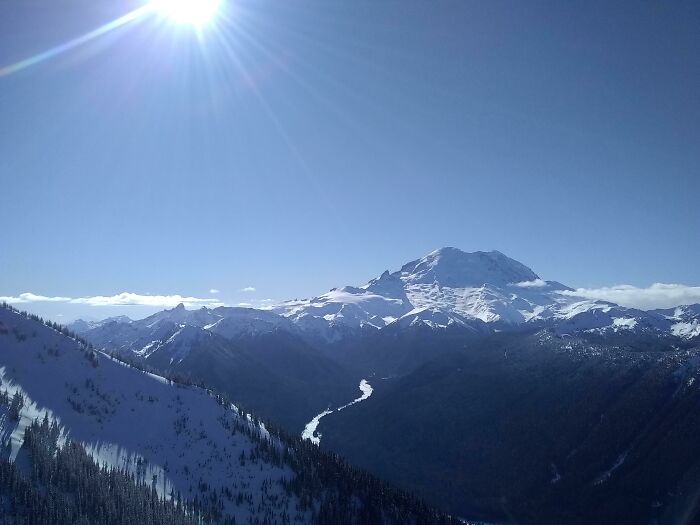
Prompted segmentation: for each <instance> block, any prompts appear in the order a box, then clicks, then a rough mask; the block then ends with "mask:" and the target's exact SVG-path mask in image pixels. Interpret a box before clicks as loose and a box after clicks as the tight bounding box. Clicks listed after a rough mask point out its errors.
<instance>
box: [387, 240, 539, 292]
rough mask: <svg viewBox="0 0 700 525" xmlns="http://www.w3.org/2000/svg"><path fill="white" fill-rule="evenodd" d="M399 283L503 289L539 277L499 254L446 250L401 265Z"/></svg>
mask: <svg viewBox="0 0 700 525" xmlns="http://www.w3.org/2000/svg"><path fill="white" fill-rule="evenodd" d="M400 279H401V280H402V281H403V282H404V283H406V284H432V283H435V284H437V285H438V286H447V287H450V288H477V287H480V286H483V285H484V284H493V285H497V286H503V285H506V284H509V283H518V282H527V281H535V280H537V279H539V276H538V275H537V274H536V273H535V272H533V271H532V270H531V269H530V268H528V267H527V266H525V265H524V264H521V263H519V262H518V261H516V260H514V259H511V258H510V257H507V256H506V255H504V254H502V253H501V252H499V251H490V252H464V251H462V250H459V249H458V248H451V247H446V248H440V249H439V250H435V251H433V252H431V253H429V254H428V255H426V256H425V257H423V258H421V259H418V260H416V261H412V262H410V263H408V264H405V265H404V266H403V267H402V268H401V270H400Z"/></svg>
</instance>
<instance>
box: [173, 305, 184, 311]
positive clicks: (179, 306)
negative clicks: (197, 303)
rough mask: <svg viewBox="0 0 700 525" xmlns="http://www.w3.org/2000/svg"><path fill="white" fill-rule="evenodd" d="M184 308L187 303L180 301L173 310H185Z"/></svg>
mask: <svg viewBox="0 0 700 525" xmlns="http://www.w3.org/2000/svg"><path fill="white" fill-rule="evenodd" d="M184 309H185V305H184V304H183V303H180V304H178V305H177V306H176V307H175V308H173V310H184Z"/></svg>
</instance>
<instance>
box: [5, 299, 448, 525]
mask: <svg viewBox="0 0 700 525" xmlns="http://www.w3.org/2000/svg"><path fill="white" fill-rule="evenodd" d="M0 389H1V390H2V394H3V395H2V396H0V412H2V416H3V417H0V435H2V440H3V447H2V450H3V451H4V452H5V454H6V457H5V458H3V461H4V462H5V463H3V467H2V470H1V471H2V472H3V473H7V472H12V474H13V476H14V478H13V479H15V480H16V483H19V482H22V483H27V482H31V483H34V482H37V481H36V480H37V479H38V478H37V477H36V476H37V474H36V472H37V471H36V470H34V471H33V472H35V474H32V469H31V468H29V465H32V464H33V465H34V466H35V467H36V468H39V467H40V466H41V465H46V464H47V463H46V461H48V459H46V458H45V459H44V460H43V461H44V463H41V464H39V463H37V461H39V459H40V458H37V457H35V455H32V454H29V453H28V451H29V450H33V451H34V452H35V453H36V452H37V451H38V450H39V451H40V450H41V448H37V447H36V446H35V445H36V444H35V443H33V442H28V441H26V439H27V437H28V436H32V435H34V436H41V435H42V434H41V433H40V432H39V428H38V427H36V426H33V425H34V423H35V422H40V421H42V419H46V420H47V421H48V420H51V421H55V422H56V423H57V427H56V428H57V433H56V434H55V439H54V445H53V446H56V445H58V446H59V447H60V446H63V447H67V446H69V445H68V442H69V441H70V443H72V444H75V445H77V446H79V447H81V448H82V449H84V451H85V452H87V454H88V455H89V456H90V457H92V458H93V460H94V461H95V462H96V463H94V464H93V465H92V466H91V467H90V466H89V465H88V467H89V468H91V469H92V472H93V476H97V475H98V474H97V471H98V470H99V468H100V467H101V466H103V465H107V466H110V467H111V468H114V469H117V470H118V471H120V472H123V473H125V474H129V476H131V477H132V479H133V480H134V481H138V482H139V483H141V484H150V486H151V487H152V489H153V491H154V493H157V494H158V496H159V498H161V499H167V500H169V501H172V502H173V503H174V502H175V499H177V501H178V502H179V501H180V500H181V499H182V500H183V501H184V502H190V503H192V504H194V505H195V506H194V507H193V508H196V509H197V511H198V512H201V513H202V516H203V518H204V521H207V522H208V521H209V520H210V519H214V520H215V521H216V522H222V521H223V520H232V519H235V522H236V523H273V522H276V523H340V522H342V523H358V524H359V523H380V522H381V523H397V524H398V523H410V522H413V523H450V522H451V520H450V519H449V518H448V517H447V516H445V515H442V514H440V513H439V512H435V511H433V510H431V509H429V508H428V507H426V506H424V505H422V504H421V503H420V502H419V501H417V500H416V499H414V498H412V497H411V496H409V495H407V494H405V493H401V492H397V491H395V490H394V489H392V488H390V487H388V486H386V485H385V484H383V483H381V482H380V481H378V480H376V479H375V478H372V477H371V476H368V475H367V474H365V473H363V472H361V471H358V470H356V469H351V468H349V467H347V465H345V464H344V463H343V462H341V461H339V460H338V459H337V458H336V457H335V456H331V455H328V454H324V453H322V452H321V451H319V450H318V449H317V448H316V447H315V446H313V445H310V444H308V443H305V442H302V441H301V440H299V439H298V438H296V439H295V438H289V437H287V436H286V435H285V434H284V433H280V432H279V431H277V430H275V429H274V428H272V427H270V426H269V425H268V426H266V425H264V424H262V423H261V422H260V421H259V420H258V419H257V418H256V417H254V416H252V415H250V414H247V413H245V412H243V411H241V410H240V409H239V408H237V407H236V406H234V405H231V404H230V403H229V402H228V401H226V400H225V399H224V398H223V397H221V396H219V395H214V394H213V393H211V392H209V391H207V390H204V389H201V388H198V387H194V386H188V385H186V384H183V383H174V382H172V381H171V380H169V379H166V378H164V377H161V376H158V375H154V374H152V373H147V372H143V371H141V370H138V369H135V368H132V367H130V366H128V365H126V364H124V363H123V362H120V361H117V360H115V359H113V358H110V357H109V356H107V355H106V354H103V353H101V352H98V351H95V350H94V349H93V348H92V347H91V346H90V345H89V344H87V343H85V342H84V341H83V340H81V339H79V338H78V337H77V336H75V335H74V334H72V333H71V332H68V331H67V330H66V329H63V328H61V327H59V326H58V325H46V324H43V323H42V322H41V321H40V320H39V319H38V318H36V317H34V316H29V315H24V314H21V313H19V312H17V311H14V310H11V309H9V308H0ZM10 400H12V401H10ZM30 427H31V429H32V431H31V432H28V431H27V429H28V428H30ZM52 428H53V427H52ZM46 429H47V430H46V432H44V434H43V435H44V436H45V437H43V438H41V439H47V438H48V437H49V436H50V434H51V433H52V432H53V431H49V430H48V429H49V426H48V423H47V424H46ZM70 446H73V445H70ZM48 450H52V449H48ZM53 453H54V454H55V449H53ZM74 456H75V455H74ZM7 461H9V462H10V464H13V465H16V467H13V468H14V470H8V469H9V467H8V463H6V462H7ZM81 463H82V464H83V467H82V468H88V467H85V466H84V465H85V464H86V460H85V459H83V460H81ZM88 463H89V462H88ZM71 465H72V464H67V465H64V467H63V470H61V472H60V473H59V474H60V476H62V478H61V479H69V478H70V476H80V475H82V473H81V472H78V471H73V470H72V469H74V468H77V465H74V464H73V466H71ZM104 476H105V477H106V476H107V473H106V471H104ZM43 479H45V480H46V478H43ZM124 479H126V478H122V480H121V481H120V483H124ZM126 480H127V481H128V479H126ZM4 481H5V478H3V483H0V491H2V490H13V487H14V486H15V485H16V483H15V485H12V486H8V485H6V484H4ZM55 481H56V479H55V478H54V480H53V481H51V482H52V483H55ZM37 483H38V482H37ZM66 487H68V488H69V487H70V485H66ZM95 487H96V485H94V484H93V485H91V490H93V495H94V496H98V495H99V494H95V492H94V491H95V490H102V491H106V490H107V485H106V484H105V485H104V486H103V487H102V489H99V488H98V489H96V488H95ZM30 488H31V490H36V492H35V496H36V497H41V490H42V487H41V486H37V485H33V486H31V487H30V486H28V487H27V490H30ZM103 496H104V494H103ZM23 497H24V495H23ZM52 497H53V496H52ZM0 498H2V501H3V513H4V514H5V513H10V512H21V511H22V509H21V508H18V507H17V506H16V505H17V504H18V503H19V502H18V501H15V502H14V503H13V499H12V498H11V497H10V499H9V500H8V499H6V498H5V497H3V496H2V493H1V492H0ZM79 498H83V499H84V498H85V493H82V494H80V495H79ZM178 505H179V503H178ZM35 510H36V511H38V510H39V509H35ZM145 518H146V516H144V519H145ZM149 522H150V521H149ZM227 522H231V521H227Z"/></svg>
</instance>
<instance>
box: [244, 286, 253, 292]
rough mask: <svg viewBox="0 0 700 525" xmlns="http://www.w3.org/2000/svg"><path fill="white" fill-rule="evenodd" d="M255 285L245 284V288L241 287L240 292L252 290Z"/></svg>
mask: <svg viewBox="0 0 700 525" xmlns="http://www.w3.org/2000/svg"><path fill="white" fill-rule="evenodd" d="M254 291H255V287H254V286H246V287H245V288H241V292H254Z"/></svg>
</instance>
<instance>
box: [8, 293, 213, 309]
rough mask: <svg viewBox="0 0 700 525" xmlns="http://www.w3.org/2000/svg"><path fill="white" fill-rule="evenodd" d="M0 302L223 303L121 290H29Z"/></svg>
mask: <svg viewBox="0 0 700 525" xmlns="http://www.w3.org/2000/svg"><path fill="white" fill-rule="evenodd" d="M0 302H5V303H10V304H24V303H41V302H51V303H68V304H84V305H89V306H155V307H163V308H173V307H175V306H177V305H178V304H180V303H182V304H184V305H185V306H187V307H195V306H210V307H216V306H223V305H224V303H223V302H221V301H220V300H219V299H216V298H214V297H211V298H200V297H189V296H182V295H177V294H175V295H149V294H137V293H132V292H122V293H119V294H116V295H95V296H91V297H47V296H45V295H37V294H33V293H31V292H25V293H21V294H19V295H18V296H16V297H13V296H0Z"/></svg>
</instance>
